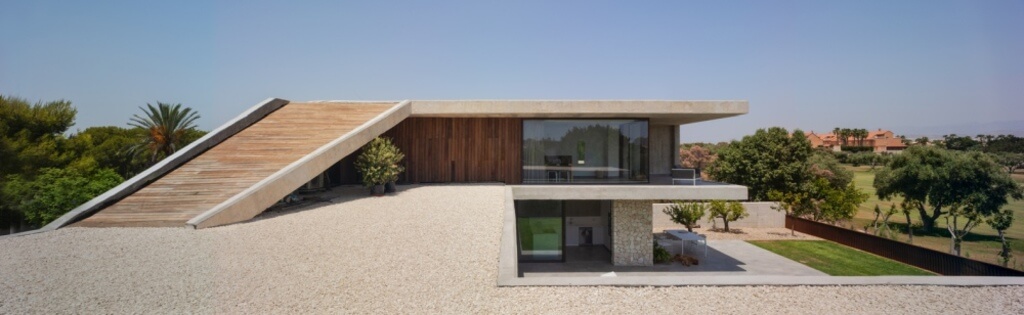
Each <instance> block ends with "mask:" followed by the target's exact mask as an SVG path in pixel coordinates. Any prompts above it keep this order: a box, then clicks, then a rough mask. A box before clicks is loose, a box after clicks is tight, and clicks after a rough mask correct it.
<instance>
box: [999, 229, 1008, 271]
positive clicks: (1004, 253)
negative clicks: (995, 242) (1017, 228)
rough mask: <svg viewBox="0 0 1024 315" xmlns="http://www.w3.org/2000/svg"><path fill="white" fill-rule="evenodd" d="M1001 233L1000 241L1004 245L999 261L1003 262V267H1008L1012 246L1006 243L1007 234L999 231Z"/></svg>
mask: <svg viewBox="0 0 1024 315" xmlns="http://www.w3.org/2000/svg"><path fill="white" fill-rule="evenodd" d="M996 232H998V233H999V240H1000V241H1001V242H1002V243H1003V249H1002V251H1000V252H999V260H1001V261H1002V263H1003V267H1006V265H1008V264H1009V263H1010V244H1009V243H1007V242H1006V233H1005V231H1003V230H997V231H996Z"/></svg>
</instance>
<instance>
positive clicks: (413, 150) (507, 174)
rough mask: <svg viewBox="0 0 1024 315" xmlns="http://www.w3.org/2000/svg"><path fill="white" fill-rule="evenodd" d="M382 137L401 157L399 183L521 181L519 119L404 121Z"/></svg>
mask: <svg viewBox="0 0 1024 315" xmlns="http://www.w3.org/2000/svg"><path fill="white" fill-rule="evenodd" d="M384 135H386V136H389V137H392V138H394V141H395V145H397V146H398V147H399V148H401V149H402V152H404V153H405V165H406V171H405V174H404V178H403V181H404V182H409V183H447V182H503V183H506V184H519V183H521V182H522V177H521V176H522V175H521V174H522V157H521V156H522V142H523V122H522V119H519V118H435V117H419V118H408V119H406V120H405V121H402V122H401V123H399V124H398V126H395V128H392V129H391V130H389V131H388V132H386V133H385V134H384Z"/></svg>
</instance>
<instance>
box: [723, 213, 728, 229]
mask: <svg viewBox="0 0 1024 315" xmlns="http://www.w3.org/2000/svg"><path fill="white" fill-rule="evenodd" d="M722 222H723V223H724V224H725V231H726V232H729V220H728V219H726V218H725V216H722Z"/></svg>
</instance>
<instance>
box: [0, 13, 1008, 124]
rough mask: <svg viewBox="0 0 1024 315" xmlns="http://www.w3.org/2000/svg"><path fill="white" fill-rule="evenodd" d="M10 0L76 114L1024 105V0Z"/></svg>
mask: <svg viewBox="0 0 1024 315" xmlns="http://www.w3.org/2000/svg"><path fill="white" fill-rule="evenodd" d="M142 2H143V1H43V0H33V1H9V0H0V93H2V94H7V95H15V96H20V97H24V98H28V99H30V100H33V101H35V100H54V99H67V100H70V101H72V102H73V104H74V105H75V106H76V107H77V108H78V110H79V115H78V124H77V125H76V127H74V128H85V127H88V126H96V125H122V126H124V125H125V124H126V123H127V121H128V118H129V117H130V116H131V115H132V114H134V113H138V112H140V111H139V110H138V108H137V107H138V106H143V105H145V104H146V103H147V102H149V103H155V102H156V101H162V102H172V103H182V104H184V105H186V106H190V107H193V108H195V109H197V110H198V111H199V112H200V114H201V116H202V118H201V119H200V120H199V124H200V127H201V128H203V129H207V130H209V129H213V128H215V127H217V126H218V125H220V124H222V123H224V122H225V121H227V120H228V119H230V118H232V117H234V116H236V115H238V114H239V113H241V112H242V111H243V110H245V109H246V108H248V107H250V106H252V105H255V104H256V103H258V102H260V101H261V100H263V99H266V98H268V97H280V98H285V99H290V100H322V99H356V100H361V99H372V100H377V99H383V100H398V99H679V100H706V99H745V100H749V101H750V113H749V114H748V115H746V116H742V117H737V118H729V119H723V120H719V121H713V122H705V123H699V124H694V125H689V126H685V127H684V128H683V130H682V133H683V137H682V139H683V141H684V142H690V141H719V140H727V139H732V138H738V137H741V136H742V135H745V134H749V133H751V132H753V131H754V130H755V129H757V128H759V127H767V126H783V127H787V128H794V127H800V128H802V129H804V130H814V131H826V130H831V129H832V128H833V127H837V126H840V127H854V128H867V129H873V128H889V129H893V130H894V131H896V132H897V133H901V130H900V129H901V128H910V127H913V126H918V127H920V126H943V125H954V124H987V123H993V122H1002V123H1004V124H1005V123H1006V122H1008V121H1009V122H1013V121H1024V103H1022V101H1021V100H1024V1H1017V0H1011V1H998V0H986V1H935V0H928V1H907V0H905V1H693V2H688V1H665V2H661V3H654V2H650V3H648V2H642V3H637V2H632V1H615V2H612V1H535V2H534V1H465V2H441V1H415V2H412V1H410V2H392V1H362V2H354V1H353V2H342V1H324V2H323V3H319V2H315V1H301V3H302V4H298V3H299V1H280V2H264V1H238V2H229V1H152V2H149V3H142Z"/></svg>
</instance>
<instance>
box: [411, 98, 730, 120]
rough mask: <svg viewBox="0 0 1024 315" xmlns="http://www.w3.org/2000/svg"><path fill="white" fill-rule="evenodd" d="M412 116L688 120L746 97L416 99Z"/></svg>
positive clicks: (714, 114) (722, 113) (720, 111)
mask: <svg viewBox="0 0 1024 315" xmlns="http://www.w3.org/2000/svg"><path fill="white" fill-rule="evenodd" d="M412 103H413V111H412V116H413V117H521V118H647V119H650V120H651V123H652V124H675V125H680V124H689V123H694V122H698V121H705V120H711V119H718V118H725V117H731V116H737V115H743V114H746V113H747V112H748V111H749V105H748V103H747V101H743V100H725V101H665V100H419V101H412Z"/></svg>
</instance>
